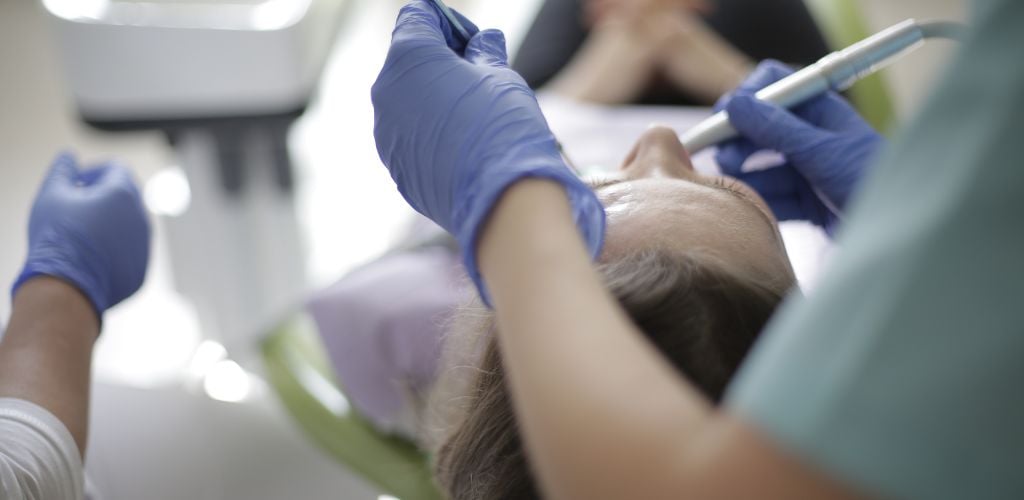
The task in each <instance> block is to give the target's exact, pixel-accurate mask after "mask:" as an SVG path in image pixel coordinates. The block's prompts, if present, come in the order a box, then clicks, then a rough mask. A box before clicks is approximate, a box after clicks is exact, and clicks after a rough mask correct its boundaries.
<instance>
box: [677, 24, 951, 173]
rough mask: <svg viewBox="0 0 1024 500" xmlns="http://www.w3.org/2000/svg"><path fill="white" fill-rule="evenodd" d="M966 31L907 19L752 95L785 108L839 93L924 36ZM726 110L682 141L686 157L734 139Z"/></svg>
mask: <svg viewBox="0 0 1024 500" xmlns="http://www.w3.org/2000/svg"><path fill="white" fill-rule="evenodd" d="M965 31H966V30H965V27H964V26H963V25H961V24H958V23H950V22H921V23H919V22H917V21H916V20H914V19H908V20H906V21H903V22H901V23H899V24H897V25H895V26H892V27H890V28H887V29H885V30H884V31H881V32H879V33H877V34H875V35H872V36H870V37H868V38H865V39H864V40H861V41H860V42H857V43H855V44H853V45H851V46H849V47H847V48H845V49H843V50H841V51H838V52H833V53H831V54H829V55H827V56H825V57H823V58H821V59H820V60H819V61H818V62H816V63H814V64H812V65H810V66H807V67H806V68H804V69H802V70H800V71H797V72H796V73H793V74H792V75H790V76H788V77H786V78H783V79H782V80H779V81H778V82H775V83H773V84H771V85H769V86H767V87H765V88H763V89H761V90H760V91H759V92H758V93H757V94H755V96H756V97H757V98H758V99H761V100H762V101H767V102H771V103H774V104H777V105H779V106H782V107H784V108H792V107H794V106H797V105H799V104H801V103H804V102H807V101H808V100H810V99H812V98H814V97H817V96H819V95H821V94H824V93H825V92H828V91H829V90H834V91H836V92H842V91H844V90H846V89H848V88H850V87H851V86H853V84H854V83H855V82H856V81H857V80H860V79H861V78H864V77H866V76H868V75H871V74H873V73H875V72H876V71H878V70H880V69H882V68H883V67H885V66H886V65H888V64H889V63H891V62H893V61H894V60H896V58H897V57H899V56H900V55H903V54H905V53H907V52H909V51H910V50H913V49H915V48H917V47H919V46H920V45H922V44H924V40H925V39H926V38H950V39H957V40H959V39H962V38H963V34H964V32H965ZM737 135H738V134H737V132H736V129H735V128H733V127H732V125H731V124H730V123H729V114H728V113H726V112H725V111H720V112H718V113H715V114H714V115H712V116H711V117H710V118H708V119H706V120H704V121H703V122H701V123H699V124H697V125H696V126H695V127H693V128H691V129H690V130H688V131H687V132H686V133H685V134H683V135H682V136H681V137H680V141H681V142H682V143H683V146H684V147H685V148H686V150H687V151H688V152H690V154H693V153H696V152H698V151H700V150H702V149H704V148H706V147H708V146H713V145H715V144H718V143H720V142H723V141H727V140H729V139H732V138H734V137H736V136H737Z"/></svg>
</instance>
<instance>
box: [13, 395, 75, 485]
mask: <svg viewBox="0 0 1024 500" xmlns="http://www.w3.org/2000/svg"><path fill="white" fill-rule="evenodd" d="M83 483H84V479H83V472H82V459H81V455H80V454H79V452H78V446H77V445H76V444H75V441H74V439H73V438H72V437H71V433H70V432H68V430H67V428H66V427H65V426H64V424H63V423H61V421H60V420H58V419H57V417H55V416H54V415H53V414H52V413H50V412H48V411H46V410H45V409H44V408H42V407H40V406H38V405H35V404H33V403H30V402H28V401H24V400H21V399H10V398H0V498H2V499H4V500H81V499H82V498H83V493H82V490H83Z"/></svg>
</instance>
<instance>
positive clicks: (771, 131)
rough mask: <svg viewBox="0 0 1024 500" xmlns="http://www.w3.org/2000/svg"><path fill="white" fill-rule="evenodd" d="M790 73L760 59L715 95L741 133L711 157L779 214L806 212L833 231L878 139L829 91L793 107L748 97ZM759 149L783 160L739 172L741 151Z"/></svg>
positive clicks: (798, 216) (803, 216) (794, 216)
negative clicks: (728, 90)
mask: <svg viewBox="0 0 1024 500" xmlns="http://www.w3.org/2000/svg"><path fill="white" fill-rule="evenodd" d="M791 73H793V71H792V70H791V69H789V68H788V67H787V66H785V65H783V64H782V63H779V62H778V61H772V60H768V61H764V62H762V63H761V64H760V65H759V66H758V67H757V69H756V70H754V72H753V73H751V75H750V76H749V77H748V78H747V80H746V81H745V82H744V83H743V84H742V85H740V87H739V88H737V89H736V90H735V91H734V92H733V93H732V94H730V95H727V96H725V97H723V98H722V100H720V101H719V103H718V105H717V106H716V108H718V109H725V110H726V111H727V112H728V113H729V119H730V121H731V122H732V124H733V126H734V127H735V128H736V130H738V131H739V132H740V134H741V135H743V138H742V139H737V140H734V141H730V142H728V143H725V144H723V145H722V146H721V147H720V148H719V151H718V155H717V160H718V163H719V165H720V166H721V167H722V171H723V173H725V174H727V175H731V176H734V177H737V178H739V179H740V180H742V181H744V182H746V183H747V184H749V185H750V186H751V187H753V188H754V189H755V190H757V191H758V193H760V194H761V196H762V197H763V198H764V199H765V201H767V202H768V204H769V205H770V206H771V208H772V211H773V212H775V216H776V217H777V218H778V219H779V220H809V221H811V222H812V223H814V224H816V225H818V226H821V227H823V228H824V229H825V230H826V231H827V232H828V233H829V234H833V233H834V231H835V229H836V226H837V225H838V219H839V216H841V215H842V213H843V211H844V210H845V209H846V203H847V201H848V200H849V199H850V196H851V194H852V193H853V192H854V191H855V190H856V189H857V186H858V185H859V183H860V181H861V179H862V178H863V177H864V176H865V174H866V173H867V170H868V167H869V165H870V164H871V162H872V160H873V159H874V157H875V155H876V154H877V153H878V151H879V150H880V149H881V147H882V146H883V145H884V144H885V139H883V138H882V136H880V135H879V134H878V133H877V132H875V131H874V129H872V128H871V126H870V125H868V124H867V123H866V122H865V121H864V120H863V119H862V118H861V117H860V115H858V114H857V112H856V111H855V110H854V109H853V108H852V107H851V106H850V105H849V104H848V103H847V102H846V101H845V100H843V98H842V97H840V96H839V95H837V94H835V93H834V92H829V93H827V94H825V95H823V96H820V97H817V98H815V99H812V100H811V101H808V102H807V103H804V104H802V105H800V106H797V107H796V108H795V109H794V110H793V111H788V110H786V109H783V108H781V107H779V106H776V105H774V104H769V103H766V102H763V101H759V100H757V99H755V98H754V97H753V95H754V94H755V93H756V92H757V91H758V90H760V89H762V88H764V87H766V86H768V85H770V84H772V83H774V82H776V81H778V80H780V79H782V78H784V77H786V76H788V75H790V74H791ZM761 149H770V150H775V151H778V152H779V153H782V155H783V156H785V158H786V164H784V165H782V166H778V167H773V168H768V169H765V170H760V171H754V172H743V171H742V167H743V164H744V162H745V161H746V160H747V158H748V157H749V156H750V155H751V154H753V153H754V152H756V151H758V150H761Z"/></svg>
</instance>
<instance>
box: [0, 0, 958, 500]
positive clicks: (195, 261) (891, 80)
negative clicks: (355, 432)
mask: <svg viewBox="0 0 1024 500" xmlns="http://www.w3.org/2000/svg"><path fill="white" fill-rule="evenodd" d="M750 1H751V2H755V1H756V0H750ZM44 3H45V6H44ZM107 3H111V2H108V1H107V0H89V1H86V0H71V1H70V2H68V1H64V2H62V1H60V0H47V1H46V2H43V1H41V0H0V176H2V177H0V228H2V230H3V241H4V245H2V246H0V284H2V285H4V286H7V285H8V284H10V283H12V282H13V280H14V278H15V276H16V275H17V273H18V271H19V266H20V265H21V262H22V259H23V258H24V252H25V247H26V241H25V237H26V234H25V233H26V225H27V220H28V214H29V209H30V204H31V201H32V198H33V196H34V193H35V190H36V186H37V185H38V183H39V181H40V179H41V177H42V175H43V173H44V172H45V169H46V168H47V166H48V164H49V162H50V160H51V159H52V158H53V157H54V156H55V155H56V153H57V152H58V151H61V150H73V151H74V152H76V154H77V155H78V156H79V159H80V160H82V161H83V162H85V163H91V162H98V161H106V160H115V161H118V162H122V163H124V164H126V165H129V166H130V167H131V168H132V169H133V170H134V172H135V174H136V176H137V178H138V180H139V182H140V183H141V185H142V186H144V194H145V201H146V204H147V207H148V208H149V210H150V211H151V212H152V213H153V216H154V221H155V238H156V240H155V245H154V247H153V254H152V260H151V266H150V270H149V275H148V277H147V281H146V284H145V285H144V288H143V290H142V291H141V293H139V294H137V295H136V296H135V297H133V298H131V299H129V300H128V301H126V302H125V303H123V304H121V305H120V306H118V307H116V308H115V309H113V310H112V311H110V312H109V313H108V314H107V316H106V318H105V325H104V333H103V336H102V338H101V339H100V342H99V345H98V350H97V356H96V362H95V365H94V373H95V381H94V387H93V393H92V397H93V407H92V417H91V418H92V427H91V437H90V448H89V452H88V458H87V470H88V474H89V477H90V481H91V482H92V483H93V485H94V487H95V489H96V490H97V491H98V492H100V493H101V494H102V496H101V497H100V498H106V499H112V500H120V499H142V498H144V499H148V500H163V499H185V498H187V499H194V500H204V499H210V500H214V499H235V498H246V499H254V500H257V499H278V498H290V499H292V498H293V499H319V498H339V499H341V498H345V499H347V498H352V499H363V498H369V499H373V498H378V496H379V495H381V494H382V493H381V492H380V491H377V489H376V488H375V487H374V486H373V485H372V484H370V483H369V482H367V481H365V480H363V479H360V478H359V477H358V476H357V475H356V474H353V473H350V472H348V471H347V470H346V469H345V468H344V467H342V466H341V465H338V464H337V463H336V462H335V461H334V460H332V459H331V458H329V457H328V456H327V455H326V454H324V453H322V452H321V451H320V450H319V449H318V448H317V447H316V446H315V445H314V444H313V443H311V442H310V441H309V439H308V438H306V437H305V436H304V435H303V434H302V432H301V431H300V430H299V428H298V427H296V425H295V424H294V423H293V421H292V420H291V419H290V417H289V416H288V415H287V413H286V412H285V410H284V409H283V407H282V406H281V404H280V402H279V401H278V399H277V398H276V396H275V394H274V390H273V389H272V388H271V386H270V385H268V383H267V382H266V380H265V373H264V368H263V367H262V363H261V362H260V354H259V348H258V342H259V339H260V338H261V335H262V334H264V333H265V332H266V331H269V329H270V328H271V327H272V326H273V325H274V324H275V322H276V321H278V320H280V319H281V318H284V317H286V316H287V315H288V313H289V311H290V310H293V309H295V308H298V307H299V306H300V305H301V303H302V301H303V299H304V297H305V295H306V294H308V293H309V292H310V291H312V290H316V289H318V288H320V287H323V286H324V285H327V284H329V283H331V282H332V281H334V280H336V279H337V278H338V277H340V276H342V275H344V273H345V272H346V271H349V270H351V269H353V268H355V267H356V266H358V265H359V264H361V263H364V262H367V261H369V260H371V259H373V258H374V257H376V256H378V255H380V254H381V253H382V252H384V251H385V250H386V249H388V248H389V247H390V246H392V245H393V244H394V243H395V241H396V240H397V239H398V238H399V236H400V235H401V233H402V232H403V230H404V228H405V227H406V225H407V223H408V221H409V218H410V215H411V211H410V209H409V208H408V207H407V206H406V205H405V203H404V202H403V201H402V199H401V197H400V196H399V195H398V193H397V192H396V190H395V188H394V184H393V183H392V181H391V179H390V177H389V176H388V174H387V172H386V170H385V169H384V168H382V167H381V166H380V165H379V159H378V158H377V154H376V150H375V148H374V144H373V135H372V127H373V110H372V108H371V105H370V99H369V96H370V85H371V84H372V82H373V80H374V78H375V76H376V74H377V72H378V71H379V69H380V66H381V64H382V62H383V59H384V54H385V52H386V50H387V44H388V41H389V38H390V32H391V27H392V25H393V22H394V19H395V16H396V14H397V11H398V9H399V8H400V6H401V5H402V4H403V2H402V1H400V0H330V1H325V2H321V3H322V4H324V3H326V4H329V7H325V8H324V10H323V11H319V12H312V13H311V14H310V15H320V16H323V17H325V18H329V19H327V20H322V21H323V22H318V23H317V24H314V25H311V26H312V27H310V28H309V29H310V30H312V31H315V32H316V33H317V36H316V37H308V38H302V40H301V42H298V43H296V42H294V40H292V41H291V42H286V43H296V46H297V47H299V48H294V47H292V49H293V50H295V51H297V52H296V54H299V56H295V57H300V56H301V57H306V58H308V59H306V60H303V61H302V64H301V65H299V66H295V67H296V68H298V69H297V70H296V71H297V72H298V73H299V74H301V75H302V77H303V78H305V79H306V80H303V81H299V82H297V83H296V82H291V83H293V84H294V85H295V86H296V87H297V88H301V89H304V90H311V91H310V93H309V95H308V96H303V95H300V96H298V97H295V96H294V95H292V96H289V97H290V98H292V100H291V101H289V102H288V104H290V105H291V106H290V107H289V106H283V108H282V113H281V116H270V117H262V118H261V119H262V121H261V122H260V125H259V126H258V127H253V128H252V130H256V131H257V132H258V133H259V134H264V135H259V134H257V135H256V136H255V138H253V137H248V138H247V137H242V138H238V137H234V136H230V137H227V138H225V137H223V136H221V135H218V134H217V133H212V134H205V135H204V133H195V132H194V130H193V129H194V128H195V127H193V126H192V125H193V124H191V123H189V122H188V121H187V119H188V118H189V117H188V116H186V115H187V114H188V113H185V112H183V113H182V114H179V115H178V116H173V117H170V118H171V119H172V120H173V123H174V125H173V127H172V128H173V131H172V132H171V133H166V132H161V131H154V130H139V128H146V127H145V126H144V125H146V124H140V123H136V122H138V121H140V120H141V118H139V119H135V118H137V117H132V119H126V118H124V116H128V115H130V114H131V113H127V112H126V113H121V111H120V110H118V113H121V114H117V113H115V114H104V113H105V108H103V104H102V102H101V101H93V103H92V104H89V105H86V106H83V105H82V103H81V102H79V103H76V99H75V97H74V95H76V93H75V89H73V88H72V87H73V85H72V83H71V82H72V81H74V82H75V85H83V86H86V87H88V86H89V85H96V83H95V82H96V81H100V82H102V81H109V80H111V79H112V80H117V76H118V75H119V74H120V72H125V71H129V72H130V71H131V69H129V68H126V67H124V66H123V63H122V62H118V61H116V60H109V59H106V58H105V57H104V56H103V54H86V53H85V51H86V49H87V47H86V48H83V46H82V43H81V42H80V40H91V38H90V37H91V36H93V35H90V34H83V33H81V32H79V31H78V30H79V28H78V27H76V26H74V25H72V23H71V22H70V21H69V19H70V18H72V17H74V15H76V14H74V13H75V12H76V9H79V10H80V9H83V8H86V9H87V8H90V7H89V6H90V5H92V6H95V5H103V4H107ZM119 3H136V4H142V2H128V1H127V0H113V2H112V4H119ZM149 3H150V4H154V5H157V4H160V5H163V4H168V5H169V4H182V5H187V4H192V5H193V7H195V5H198V4H204V3H222V4H232V5H236V6H243V7H245V6H249V7H251V6H253V5H259V4H267V5H269V6H270V7H273V6H275V5H277V6H278V7H281V6H282V5H285V4H288V3H289V2H284V1H277V0H231V1H224V2H214V1H213V0H182V1H178V2H171V1H169V0H152V1H151V2H149ZM291 3H296V2H291ZM297 3H298V4H303V5H306V4H309V2H297ZM312 3H314V4H316V3H317V2H312ZM450 3H451V5H452V6H454V7H456V8H459V9H460V10H462V11H463V12H464V13H466V14H467V15H468V16H469V17H470V18H472V19H473V20H474V21H476V22H477V24H479V25H480V26H481V27H496V28H500V29H502V30H504V31H505V33H506V35H507V38H508V41H509V46H510V48H511V49H512V50H513V52H514V51H515V49H516V47H518V46H519V44H520V42H521V41H522V40H523V37H524V36H525V35H526V31H527V29H528V28H529V26H530V24H531V22H532V20H533V17H534V15H535V14H536V13H537V11H538V9H539V7H540V5H541V3H543V2H542V0H515V1H496V0H476V1H473V0H463V1H456V0H452V1H451V2H450ZM857 3H858V4H859V6H860V7H861V9H862V12H863V13H864V15H865V19H866V20H867V23H868V24H869V26H870V27H871V28H872V29H873V30H877V29H881V28H883V27H886V26H888V25H890V24H893V23H895V22H897V21H900V20H902V19H905V18H907V17H919V18H929V17H930V18H944V19H959V20H963V19H966V7H965V3H966V2H965V0H859V1H858V2H857ZM69 5H70V6H69ZM239 8H241V7H239ZM62 9H63V10H62ZM140 12H141V14H140V13H138V12H137V13H136V15H143V14H145V13H144V12H142V11H140ZM61 13H65V14H68V17H67V18H61V17H60V15H61ZM289 15H290V14H289V12H288V9H287V8H286V6H285V7H281V8H277V10H274V9H273V8H269V7H268V8H265V9H263V10H262V11H261V16H262V17H261V21H260V22H264V23H268V24H265V25H263V26H262V27H260V26H256V25H255V24H254V26H256V27H257V28H259V29H261V30H263V31H265V32H267V33H275V32H282V33H284V32H287V30H289V29H291V28H292V27H293V26H294V25H291V24H289V23H290V20H289V19H288V16H289ZM275 16H277V17H275ZM175 22H182V21H180V20H179V21H175ZM254 22H255V21H254ZM139 23H141V24H144V23H145V19H144V18H143V19H142V21H139ZM275 23H277V24H275ZM299 28H302V29H305V28H306V27H305V25H299ZM224 29H230V28H224ZM300 38H301V37H300ZM216 40H217V39H211V41H210V42H206V41H203V40H198V41H197V45H196V47H195V49H193V50H196V51H197V52H201V51H203V48H204V47H206V48H207V49H209V50H214V46H213V45H203V44H204V43H210V44H212V43H215V42H216ZM224 43H226V44H235V43H244V42H236V41H234V40H231V41H225V42H224ZM254 43H264V42H254ZM304 44H305V45H304ZM319 46H322V47H323V49H322V51H321V50H320V49H318V48H317V47H319ZM240 47H241V50H242V52H240V53H243V54H245V55H244V56H243V57H244V58H248V59H249V60H248V61H245V62H247V63H248V64H249V66H247V67H251V68H254V69H253V71H259V70H261V69H262V70H267V71H277V68H278V67H281V68H285V69H283V70H282V72H285V73H286V72H287V68H290V67H292V66H289V65H288V64H289V63H290V59H289V57H291V56H290V54H292V53H290V52H283V53H282V54H276V53H273V52H272V50H265V51H264V50H248V49H246V47H245V46H244V45H241V46H240ZM136 52H137V56H138V57H141V58H146V57H147V56H146V51H145V49H144V48H143V47H139V48H138V50H136ZM949 52H950V50H949V47H946V46H941V45H940V46H934V47H933V46H928V47H925V48H924V49H922V50H920V51H919V52H917V53H915V54H914V55H912V56H911V57H908V58H906V59H905V60H904V61H901V62H900V63H899V64H898V65H896V66H895V67H893V68H891V69H889V70H887V71H886V73H885V83H886V85H887V86H888V89H889V91H890V93H891V96H892V101H893V103H894V107H895V112H896V116H897V120H902V119H905V118H906V117H908V116H910V115H911V114H912V113H913V112H914V110H915V109H916V108H917V106H919V104H920V102H921V99H922V98H923V97H924V96H925V95H926V94H927V92H926V90H927V88H928V87H929V86H930V85H931V83H932V82H933V81H934V79H935V78H936V77H937V76H936V75H938V74H940V73H938V68H939V67H940V66H941V64H942V62H943V61H944V60H945V59H946V58H947V57H948V56H949ZM198 55H199V54H197V56H198ZM151 59H152V58H151ZM165 62H166V61H161V60H150V61H149V64H154V65H160V64H164V63H165ZM172 64H174V63H169V64H167V65H165V66H168V67H169V66H170V65H172ZM275 65H281V66H275ZM97 74H98V75H99V76H100V77H101V78H93V77H95V76H97ZM278 76H279V75H278ZM174 78H175V77H174V75H169V76H167V77H166V80H165V81H164V82H163V83H165V84H168V85H169V86H171V87H173V83H174ZM218 78H220V77H218ZM223 78H238V79H239V80H240V81H242V82H243V83H244V84H252V83H253V82H254V81H260V78H262V77H261V76H260V75H259V74H258V73H253V74H251V75H250V74H235V75H228V76H226V77H223ZM307 80H308V81H307ZM308 82H313V83H316V86H315V88H307V87H308V86H307V85H306V84H307V83H308ZM217 84H226V85H228V84H231V81H230V80H224V81H219V82H214V81H211V85H217ZM288 84H290V82H288V81H287V79H286V78H285V79H283V83H281V85H283V86H286V85H288ZM240 85H241V84H240ZM257 97H258V96H257ZM307 97H308V99H307ZM138 98H139V99H145V95H140V96H138ZM97 102H99V103H100V104H97ZM90 106H91V107H90ZM284 108H287V109H284ZM303 109H304V113H301V116H299V111H302V110H303ZM80 111H81V113H80ZM553 112H554V111H553ZM558 112H559V113H562V116H555V117H551V120H552V123H553V126H554V127H556V133H557V132H558V127H559V126H563V127H571V122H572V119H571V117H566V116H564V115H565V113H569V114H571V111H569V112H566V111H564V109H563V110H560V111H558ZM698 112H699V111H698ZM83 114H87V115H89V116H86V117H85V118H88V119H89V120H91V121H93V122H95V124H96V125H99V126H100V127H102V128H106V129H119V130H117V131H110V130H106V131H101V130H98V129H97V128H96V127H93V126H90V125H87V124H86V123H84V122H83ZM293 119H294V123H292V120H293ZM636 120H637V118H634V121H636ZM668 120H669V121H671V118H668ZM218 123H220V122H218ZM221 124H224V125H226V126H225V127H224V128H223V129H224V130H229V131H230V130H234V129H233V128H231V127H230V126H228V125H231V124H230V123H227V124H225V123H221ZM289 125H291V126H290V127H289ZM634 126H635V127H637V128H641V129H642V127H643V126H644V123H636V124H635V125H634ZM214 128H215V129H216V127H214ZM218 130H219V129H218ZM254 133H255V132H254ZM564 134H565V135H566V136H571V135H572V130H566V131H565V132H564ZM228 135H230V133H228ZM169 139H170V140H169ZM210 141H213V142H216V143H217V144H221V145H223V144H224V143H225V141H227V142H229V143H231V144H233V145H234V149H233V150H232V154H234V157H227V156H225V154H217V153H216V152H215V149H216V148H213V147H212V146H211V142H210ZM268 144H270V145H271V146H270V148H271V149H270V150H268V151H263V153H260V157H259V158H257V159H255V160H253V162H255V163H259V162H260V161H264V160H263V159H264V158H272V160H266V161H267V163H268V168H267V169H266V170H264V171H261V172H256V173H253V172H246V173H243V174H240V173H239V172H238V171H237V170H232V169H231V168H230V167H229V166H230V165H231V164H233V163H246V162H247V161H248V159H251V158H250V157H249V156H247V155H252V154H255V153H252V152H251V149H252V148H249V147H247V145H251V146H252V147H253V148H257V149H258V148H260V147H267V145H268ZM274 144H277V146H273V145H274ZM275 147H276V149H275ZM223 150H224V148H221V152H222V153H223ZM626 152H628V151H625V150H623V151H621V153H620V156H621V155H625V153H626ZM264 153H265V154H264ZM228 156H230V155H228ZM609 161H616V160H609ZM286 167H287V168H286ZM282 169H283V170H282ZM282 172H286V174H283V173H282ZM240 186H241V187H240ZM267 290H269V291H267ZM9 314H10V303H9V300H8V299H7V298H6V296H5V297H4V299H3V300H0V324H4V323H6V320H7V317H8V316H9ZM382 498H383V497H382Z"/></svg>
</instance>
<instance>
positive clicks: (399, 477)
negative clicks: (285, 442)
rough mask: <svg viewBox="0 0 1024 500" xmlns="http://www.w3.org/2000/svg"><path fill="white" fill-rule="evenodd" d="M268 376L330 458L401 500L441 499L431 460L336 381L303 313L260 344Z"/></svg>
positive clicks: (317, 337) (314, 332)
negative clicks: (384, 428)
mask: <svg viewBox="0 0 1024 500" xmlns="http://www.w3.org/2000/svg"><path fill="white" fill-rule="evenodd" d="M262 354H263V360H264V363H265V364H266V369H267V377H268V379H269V382H270V385H271V386H272V387H273V388H274V390H275V392H276V393H277V395H278V397H279V398H280V399H281V402H282V403H284V406H285V408H286V409H287V410H288V412H289V413H290V414H291V416H292V417H293V418H294V420H295V422H296V423H297V424H298V425H299V427H300V428H302V429H303V431H305V433H306V435H307V436H308V437H309V438H310V439H311V440H312V441H313V442H314V443H316V444H317V445H318V446H319V447H320V448H322V449H323V450H324V451H326V452H327V454H328V455H330V456H331V457H333V458H334V459H336V460H337V461H338V462H340V463H342V464H343V465H345V466H346V467H348V468H349V469H350V470H352V471H354V472H356V473H357V474H359V475H360V476H362V477H363V478H365V479H367V480H368V481H370V482H371V483H373V484H375V485H377V486H378V487H380V488H381V490H383V491H384V492H385V493H387V494H389V495H393V496H395V497H398V498H400V499H401V500H438V499H440V498H441V495H440V493H439V492H438V490H437V488H436V487H435V486H434V483H433V480H432V476H431V473H430V465H429V460H428V459H427V457H426V455H425V454H424V453H423V452H421V451H420V450H419V449H418V448H417V447H416V446H415V445H414V444H412V443H410V442H408V441H406V440H404V439H400V438H397V437H393V436H388V435H385V434H382V433H380V432H378V431H377V430H375V429H374V428H373V427H372V426H371V425H370V423H369V422H368V421H367V420H366V419H365V418H363V417H361V416H360V415H359V414H358V413H357V412H356V411H355V409H354V408H352V407H351V406H350V405H349V402H348V399H347V398H346V397H345V394H344V392H343V391H342V390H341V388H340V387H339V385H338V384H337V382H335V379H334V376H333V371H332V370H331V367H330V363H329V362H328V360H327V357H326V355H325V353H324V349H323V346H322V345H321V343H320V339H319V336H318V335H317V331H316V325H315V324H314V323H313V321H312V319H311V318H309V317H308V316H306V315H305V314H304V313H300V314H297V315H295V316H294V317H293V318H291V319H289V320H288V321H286V322H284V323H283V324H282V325H281V326H280V327H278V328H277V329H275V330H274V331H272V332H270V334H269V335H268V336H267V337H266V338H265V339H264V341H263V344H262Z"/></svg>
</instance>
